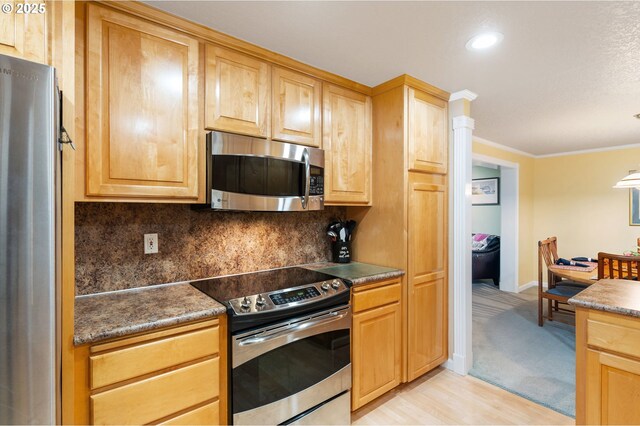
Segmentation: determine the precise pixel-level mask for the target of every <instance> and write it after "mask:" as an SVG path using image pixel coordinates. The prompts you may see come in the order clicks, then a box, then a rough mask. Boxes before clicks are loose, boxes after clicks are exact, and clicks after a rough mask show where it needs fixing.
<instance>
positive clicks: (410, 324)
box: [349, 75, 449, 381]
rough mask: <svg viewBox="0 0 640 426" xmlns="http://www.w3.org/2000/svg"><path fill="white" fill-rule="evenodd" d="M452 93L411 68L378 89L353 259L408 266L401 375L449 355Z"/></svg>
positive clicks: (413, 374) (415, 373) (355, 213)
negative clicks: (368, 184)
mask: <svg viewBox="0 0 640 426" xmlns="http://www.w3.org/2000/svg"><path fill="white" fill-rule="evenodd" d="M448 99H449V94H448V93H447V92H444V91H442V90H440V89H438V88H435V87H433V86H431V85H428V84H426V83H424V82H422V81H420V80H417V79H415V78H412V77H410V76H407V75H403V76H400V77H398V78H396V79H394V80H391V81H389V82H387V83H384V84H382V85H380V86H377V87H375V88H374V89H373V198H374V199H375V200H376V203H375V204H374V205H373V206H372V207H371V208H368V209H365V208H351V209H350V210H349V215H350V216H352V217H353V218H354V219H356V220H357V221H358V223H359V225H358V227H359V232H358V236H357V238H355V239H354V247H353V254H354V257H355V260H358V261H362V262H369V263H374V264H381V265H387V266H391V267H396V268H400V269H404V270H406V271H407V274H406V275H405V276H404V277H403V282H402V301H403V303H402V306H403V313H402V321H403V324H402V325H403V326H402V341H403V353H404V356H403V369H402V371H403V374H402V375H403V381H411V380H414V379H415V378H417V377H419V376H421V375H423V374H424V373H426V372H428V371H430V370H432V369H433V368H435V367H437V366H438V365H440V364H442V363H443V362H444V361H446V359H447V357H448V351H447V349H448V347H447V346H448V344H447V334H448V331H447V322H448V313H447V304H448V302H447V293H448V291H447V280H448V273H447V250H448V246H447V233H448V230H447V225H448V224H447V205H448V199H447V197H448V194H447V192H448V180H447V164H448V156H447V153H448V137H447V135H448V124H447V123H448V119H447V117H448V114H447V105H448Z"/></svg>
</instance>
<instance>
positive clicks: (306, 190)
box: [302, 148, 311, 210]
mask: <svg viewBox="0 0 640 426" xmlns="http://www.w3.org/2000/svg"><path fill="white" fill-rule="evenodd" d="M302 160H303V161H304V177H305V180H304V197H303V198H302V208H303V209H305V210H306V208H307V205H308V204H309V190H310V188H311V165H310V164H309V150H308V149H307V148H305V149H304V151H302Z"/></svg>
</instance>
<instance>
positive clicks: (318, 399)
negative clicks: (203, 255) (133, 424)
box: [191, 267, 351, 425]
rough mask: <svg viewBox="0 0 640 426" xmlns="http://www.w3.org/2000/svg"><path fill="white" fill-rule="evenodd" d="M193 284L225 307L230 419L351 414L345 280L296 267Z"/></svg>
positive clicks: (336, 420)
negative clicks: (228, 359) (227, 332)
mask: <svg viewBox="0 0 640 426" xmlns="http://www.w3.org/2000/svg"><path fill="white" fill-rule="evenodd" d="M191 285H193V286H194V287H195V288H197V289H199V290H200V291H202V292H204V293H205V294H207V295H209V296H210V297H212V298H214V299H216V300H217V301H219V302H221V303H223V304H224V305H225V306H226V307H227V313H228V324H229V327H228V329H229V343H230V344H229V357H230V362H229V366H230V369H229V378H230V390H229V394H230V398H229V405H230V406H229V407H228V409H229V414H230V416H229V418H230V419H233V423H234V424H237V425H240V424H271V425H275V424H348V423H349V422H350V411H351V410H350V404H351V401H350V400H351V396H350V389H351V359H350V353H351V350H350V349H351V348H350V342H351V307H350V306H349V285H348V283H347V282H345V281H343V280H341V279H339V278H335V277H332V276H330V275H326V274H323V273H320V272H316V271H310V270H307V269H304V268H297V267H294V268H283V269H275V270H270V271H264V272H257V273H250V274H242V275H233V276H226V277H221V278H214V279H208V280H201V281H194V282H192V283H191Z"/></svg>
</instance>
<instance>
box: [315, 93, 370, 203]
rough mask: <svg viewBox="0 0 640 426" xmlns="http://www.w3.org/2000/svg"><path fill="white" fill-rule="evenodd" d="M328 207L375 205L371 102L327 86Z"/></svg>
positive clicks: (326, 174) (325, 125)
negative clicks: (372, 171) (330, 205)
mask: <svg viewBox="0 0 640 426" xmlns="http://www.w3.org/2000/svg"><path fill="white" fill-rule="evenodd" d="M323 91H324V93H323V103H324V115H323V133H324V137H323V147H324V150H325V160H324V162H325V170H324V191H325V197H324V199H325V204H339V205H340V204H341V205H368V204H370V203H371V98H370V97H368V96H365V95H362V94H360V93H356V92H352V91H350V90H346V89H343V88H341V87H337V86H332V85H329V84H325V85H324V90H323Z"/></svg>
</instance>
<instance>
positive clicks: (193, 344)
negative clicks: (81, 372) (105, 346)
mask: <svg viewBox="0 0 640 426" xmlns="http://www.w3.org/2000/svg"><path fill="white" fill-rule="evenodd" d="M218 340H219V339H218V327H213V328H207V329H204V330H198V331H193V332H190V333H186V334H182V335H178V336H175V337H170V338H165V339H161V340H156V341H152V342H149V343H144V344H141V345H136V346H131V347H129V348H125V349H119V350H115V351H113V352H107V353H102V354H98V355H93V356H91V357H90V358H89V359H90V361H89V362H90V365H91V389H97V388H100V387H103V386H107V385H110V384H114V383H118V382H121V381H124V380H128V379H132V378H134V377H138V376H142V375H144V374H148V373H152V372H154V371H158V370H162V369H164V368H168V367H172V366H174V365H178V364H182V363H185V362H189V361H194V360H197V359H199V358H202V357H205V356H209V355H214V354H216V353H218Z"/></svg>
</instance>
